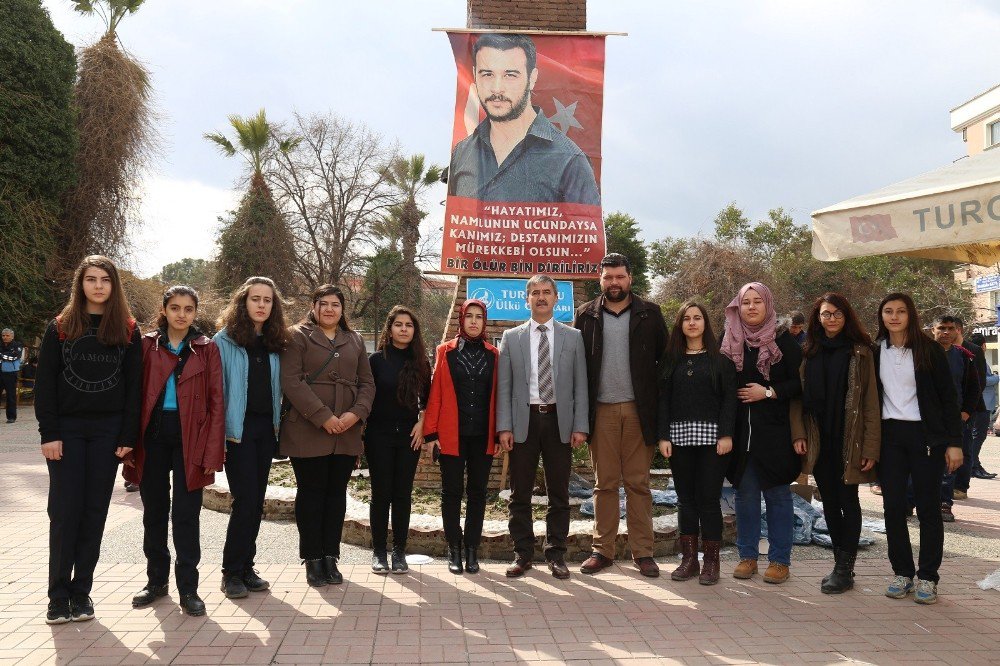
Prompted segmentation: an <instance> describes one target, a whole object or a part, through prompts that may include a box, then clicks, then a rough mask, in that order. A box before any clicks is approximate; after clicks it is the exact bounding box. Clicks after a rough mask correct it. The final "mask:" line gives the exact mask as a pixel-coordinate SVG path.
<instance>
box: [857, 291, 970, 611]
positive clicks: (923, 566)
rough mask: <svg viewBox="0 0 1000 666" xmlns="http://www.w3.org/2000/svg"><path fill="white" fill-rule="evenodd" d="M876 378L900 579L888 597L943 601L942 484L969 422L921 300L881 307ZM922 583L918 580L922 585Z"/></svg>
mask: <svg viewBox="0 0 1000 666" xmlns="http://www.w3.org/2000/svg"><path fill="white" fill-rule="evenodd" d="M877 316H878V335H877V336H876V345H875V371H876V373H877V376H878V378H879V382H878V388H879V397H880V398H881V401H882V450H881V454H880V455H881V457H880V459H879V465H878V477H879V482H880V483H881V485H882V507H883V510H884V512H885V528H886V540H887V541H888V544H889V562H890V563H891V564H892V572H893V574H895V578H893V580H892V582H890V583H889V587H888V588H887V589H886V592H885V595H886V596H887V597H890V598H893V599H903V598H905V597H906V595H907V594H909V593H910V592H913V593H914V601H916V602H917V603H920V604H933V603H935V602H936V601H937V584H938V580H939V579H940V577H939V576H938V569H939V568H940V567H941V560H942V558H943V556H944V521H943V520H942V518H941V500H940V498H941V477H942V476H943V474H944V470H945V468H947V470H948V471H949V472H954V471H955V470H956V469H958V467H959V466H960V465H961V464H962V417H961V415H960V413H959V406H958V394H957V392H956V391H955V384H954V382H953V381H952V377H951V370H950V368H949V365H948V359H947V357H946V356H945V354H944V351H943V350H942V349H941V346H940V345H939V344H937V343H936V342H934V341H933V340H931V339H930V338H928V337H927V336H926V335H924V333H923V331H921V329H920V317H919V315H918V314H917V308H916V306H915V305H914V303H913V299H912V298H910V297H909V296H908V295H907V294H901V293H892V294H889V295H887V296H886V297H885V298H883V299H882V302H881V303H879V307H878V315H877ZM911 481H912V488H913V503H914V504H915V505H916V509H917V519H918V520H919V522H920V554H919V559H918V564H917V566H914V564H913V549H912V547H911V546H910V532H909V529H908V528H907V526H906V518H907V515H908V514H909V508H910V503H909V499H908V498H907V487H908V485H909V484H910V482H911ZM914 576H916V577H917V580H916V582H914Z"/></svg>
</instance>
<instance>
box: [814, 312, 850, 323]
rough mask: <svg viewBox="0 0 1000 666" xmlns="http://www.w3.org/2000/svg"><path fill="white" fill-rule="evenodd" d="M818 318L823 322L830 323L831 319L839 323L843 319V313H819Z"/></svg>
mask: <svg viewBox="0 0 1000 666" xmlns="http://www.w3.org/2000/svg"><path fill="white" fill-rule="evenodd" d="M819 318H820V319H822V320H823V321H830V320H831V319H836V320H837V321H840V320H841V319H843V318H844V313H843V312H841V311H840V310H837V311H836V312H820V313H819Z"/></svg>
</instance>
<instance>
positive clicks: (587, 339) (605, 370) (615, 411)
mask: <svg viewBox="0 0 1000 666" xmlns="http://www.w3.org/2000/svg"><path fill="white" fill-rule="evenodd" d="M600 280H601V290H602V293H601V295H600V296H599V297H597V298H596V299H594V300H592V301H590V302H589V303H584V304H583V305H581V306H580V307H579V308H578V309H577V311H576V321H575V322H574V324H573V325H574V326H575V327H576V328H578V329H580V332H581V333H582V334H583V346H584V353H585V354H586V358H587V383H588V387H589V402H590V408H589V420H590V458H591V462H592V463H593V465H594V476H595V478H596V483H595V487H594V542H593V553H592V554H591V556H590V557H589V558H588V559H587V561H586V562H584V563H583V566H581V567H580V571H582V572H583V573H588V574H594V573H597V572H598V571H600V570H602V569H605V568H607V567H609V566H611V565H612V564H613V563H614V557H615V541H616V539H617V537H618V521H619V508H618V489H619V488H620V487H621V486H622V484H624V486H625V496H626V523H627V525H628V543H629V549H630V550H631V551H632V558H633V559H634V560H635V563H636V565H637V566H638V567H639V571H640V572H642V574H643V575H644V576H650V577H655V576H659V575H660V570H659V567H657V565H656V562H655V561H654V560H653V498H652V494H651V493H650V489H649V467H650V465H651V464H652V461H653V453H654V451H655V445H656V441H657V432H656V416H657V405H658V395H659V389H658V379H659V370H658V364H659V361H660V357H661V356H662V354H663V350H664V348H665V347H666V341H667V326H666V323H665V322H664V321H663V314H662V313H661V312H660V308H659V306H657V305H656V304H655V303H650V302H649V301H645V300H643V299H641V298H639V297H638V296H636V295H635V294H633V293H632V291H631V287H632V268H631V265H630V264H629V261H628V259H627V258H626V257H625V256H623V255H621V254H617V253H612V254H609V255H607V256H606V257H604V259H603V260H601V277H600Z"/></svg>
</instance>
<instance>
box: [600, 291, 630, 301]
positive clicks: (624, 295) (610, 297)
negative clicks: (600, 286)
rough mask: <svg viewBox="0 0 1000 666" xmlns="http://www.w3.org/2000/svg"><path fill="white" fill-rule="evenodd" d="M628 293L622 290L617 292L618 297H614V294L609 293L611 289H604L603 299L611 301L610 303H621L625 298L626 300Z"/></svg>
mask: <svg viewBox="0 0 1000 666" xmlns="http://www.w3.org/2000/svg"><path fill="white" fill-rule="evenodd" d="M629 293H630V292H629V290H628V289H625V288H622V289H620V290H619V291H618V295H617V296H615V295H614V294H612V293H611V289H605V290H604V298H605V299H607V300H609V301H611V302H612V303H621V302H622V301H624V300H625V299H626V298H628V295H629Z"/></svg>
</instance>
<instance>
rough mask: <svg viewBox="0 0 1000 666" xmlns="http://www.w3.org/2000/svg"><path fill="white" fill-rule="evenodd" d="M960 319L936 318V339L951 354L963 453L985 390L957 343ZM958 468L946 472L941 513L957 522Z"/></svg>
mask: <svg viewBox="0 0 1000 666" xmlns="http://www.w3.org/2000/svg"><path fill="white" fill-rule="evenodd" d="M956 324H957V322H956V321H955V318H954V317H951V316H948V315H944V316H940V317H937V318H936V319H935V320H934V324H933V328H932V329H931V330H932V331H933V333H934V339H935V340H937V342H938V344H939V345H941V348H942V349H944V353H945V356H946V357H947V358H948V367H949V368H950V369H951V378H952V381H953V382H954V384H955V391H956V392H957V393H958V402H959V407H960V409H961V412H962V453H963V455H967V454H966V451H968V450H970V449H971V444H972V423H973V421H972V415H973V414H975V413H976V408H977V407H978V406H979V403H981V402H982V399H983V390H982V387H981V386H980V385H979V375H978V373H977V372H976V366H975V363H974V358H975V357H974V356H973V354H972V352H970V351H969V350H968V349H966V348H965V347H960V346H958V345H956V344H955V340H956V337H957V330H958V327H957V325H956ZM959 469H961V468H959ZM957 473H958V470H956V471H955V472H952V473H947V472H946V473H945V475H944V477H942V479H941V515H942V517H943V518H944V521H945V522H949V523H950V522H954V521H955V514H954V513H952V510H951V506H952V504H953V503H954V498H955V490H956V488H955V479H956V477H957ZM959 496H960V497H962V498H963V499H964V497H967V495H966V494H965V493H964V492H962V493H960V495H959Z"/></svg>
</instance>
